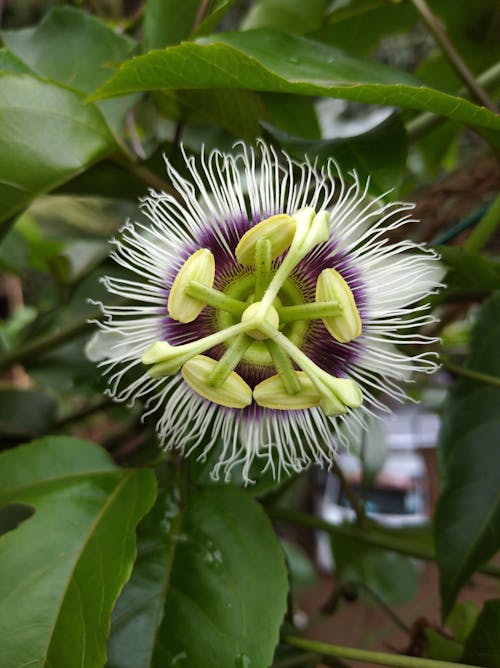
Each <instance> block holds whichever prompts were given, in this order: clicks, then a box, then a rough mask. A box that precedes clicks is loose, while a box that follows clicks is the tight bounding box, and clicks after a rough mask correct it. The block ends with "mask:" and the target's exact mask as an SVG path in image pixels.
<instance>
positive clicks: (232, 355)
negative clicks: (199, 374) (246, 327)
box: [207, 334, 252, 388]
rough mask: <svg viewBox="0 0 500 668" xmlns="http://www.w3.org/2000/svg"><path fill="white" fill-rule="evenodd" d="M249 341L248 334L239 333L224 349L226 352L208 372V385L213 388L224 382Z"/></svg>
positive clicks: (250, 341) (250, 340)
mask: <svg viewBox="0 0 500 668" xmlns="http://www.w3.org/2000/svg"><path fill="white" fill-rule="evenodd" d="M251 343H252V339H251V338H250V336H248V334H239V335H238V336H237V337H236V338H235V339H234V341H233V342H232V343H231V345H230V346H229V347H228V348H227V349H226V352H225V353H224V355H223V356H222V357H221V358H220V360H219V361H218V362H217V364H216V366H214V368H213V369H212V371H211V372H210V373H209V374H208V377H207V383H208V385H210V386H211V387H215V388H217V387H221V386H222V385H223V384H224V383H225V382H226V380H227V378H228V377H229V375H230V373H231V372H232V371H233V370H234V369H235V367H236V366H237V365H238V363H239V362H240V360H241V358H242V357H243V355H244V354H245V351H246V349H247V348H248V346H249V345H250V344H251Z"/></svg>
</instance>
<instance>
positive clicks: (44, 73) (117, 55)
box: [2, 7, 135, 130]
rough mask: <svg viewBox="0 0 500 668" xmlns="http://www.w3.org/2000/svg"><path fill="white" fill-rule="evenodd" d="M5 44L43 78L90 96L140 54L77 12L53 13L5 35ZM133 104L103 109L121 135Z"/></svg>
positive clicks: (126, 40)
mask: <svg viewBox="0 0 500 668" xmlns="http://www.w3.org/2000/svg"><path fill="white" fill-rule="evenodd" d="M2 38H3V40H4V42H5V44H6V45H7V46H8V48H9V49H10V50H11V52H12V53H13V54H14V55H15V56H17V57H18V58H20V59H21V60H22V61H23V62H24V63H26V65H28V66H29V67H30V68H31V69H32V71H33V72H35V73H36V74H38V75H39V76H41V77H47V78H49V79H53V80H54V81H56V82H57V83H60V84H63V85H65V86H68V87H70V88H73V89H75V90H77V91H80V92H81V93H87V94H88V93H91V92H92V91H93V90H95V89H96V88H97V87H98V86H100V85H101V84H102V83H104V82H105V81H106V79H109V77H110V76H111V74H112V73H113V68H115V67H116V65H117V63H118V62H120V61H122V60H125V59H126V58H128V57H129V56H130V54H131V53H132V51H133V49H134V48H135V43H134V41H133V40H131V39H130V38H129V37H127V36H125V35H119V34H118V33H116V32H115V31H114V30H112V29H111V28H110V27H109V25H107V24H106V23H104V21H101V20H99V19H97V18H96V17H94V16H92V15H91V14H89V13H88V12H84V11H82V10H79V9H75V8H73V7H53V8H52V9H51V10H50V11H49V12H48V13H47V14H46V15H45V16H44V18H43V19H42V21H41V22H40V23H39V24H38V25H37V26H35V27H34V28H24V29H22V30H3V31H2ZM69 45H71V46H70V47H69ZM132 102H133V99H130V100H128V101H124V100H121V101H120V102H118V101H116V100H115V101H113V102H112V104H109V101H106V103H105V104H104V105H103V104H102V103H101V104H100V105H99V106H100V108H101V111H102V112H103V114H104V116H105V118H106V120H107V121H108V123H109V125H110V126H111V127H113V128H114V129H115V130H117V129H118V128H119V126H120V124H121V122H122V120H123V118H124V117H125V114H126V113H127V111H128V109H129V108H130V105H131V103H132Z"/></svg>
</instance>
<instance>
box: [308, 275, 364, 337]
mask: <svg viewBox="0 0 500 668" xmlns="http://www.w3.org/2000/svg"><path fill="white" fill-rule="evenodd" d="M330 299H331V300H335V301H337V302H338V303H339V304H340V305H341V307H342V308H341V313H340V314H339V315H334V314H333V315H328V316H324V317H323V318H322V320H323V324H324V325H325V327H326V328H327V330H328V331H329V332H330V334H331V335H332V336H333V338H334V339H336V340H337V341H339V342H340V343H348V342H349V341H353V340H354V339H356V338H357V337H358V336H359V335H360V334H361V329H362V325H361V318H360V315H359V311H358V307H357V306H356V302H355V301H354V296H353V294H352V291H351V288H350V287H349V286H348V285H347V283H346V281H345V280H344V279H343V278H342V276H341V275H340V274H339V272H338V271H337V270H336V269H324V270H323V271H322V272H321V274H320V275H319V277H318V281H317V283H316V302H320V301H326V300H330Z"/></svg>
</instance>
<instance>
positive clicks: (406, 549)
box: [268, 508, 500, 579]
mask: <svg viewBox="0 0 500 668" xmlns="http://www.w3.org/2000/svg"><path fill="white" fill-rule="evenodd" d="M268 513H269V516H270V517H271V518H272V519H274V520H281V521H284V522H290V523H291V524H298V525H300V526H304V527H309V528H310V529H314V530H320V531H325V532H326V533H329V534H331V535H332V536H343V537H345V538H354V539H356V540H359V541H361V542H363V543H366V545H372V546H373V547H380V548H383V549H386V550H391V551H392V552H398V553H399V554H406V555H408V556H409V557H414V558H415V559H422V560H424V561H435V560H436V555H435V553H434V550H433V549H432V548H429V547H428V546H427V545H423V544H421V543H415V542H412V541H409V540H407V539H405V538H399V537H398V536H390V535H388V534H383V535H382V534H380V533H379V534H377V533H375V532H373V531H370V530H365V531H358V530H356V529H355V528H351V527H349V526H345V525H337V524H332V523H331V522H327V521H326V520H323V519H321V518H319V517H315V516H314V515H308V514H306V513H301V512H297V511H294V510H287V509H286V508H269V509H268ZM478 571H479V572H480V573H484V574H485V575H489V576H491V577H493V578H498V579H500V567H498V566H495V565H494V564H484V565H483V566H481V567H480V568H478Z"/></svg>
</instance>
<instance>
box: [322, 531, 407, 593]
mask: <svg viewBox="0 0 500 668" xmlns="http://www.w3.org/2000/svg"><path fill="white" fill-rule="evenodd" d="M331 545H332V552H333V557H334V561H335V571H336V575H337V578H338V579H339V581H340V582H349V583H351V582H352V583H361V584H362V585H364V587H366V589H367V590H368V593H371V592H373V594H375V595H376V596H378V597H379V598H381V599H382V600H383V601H384V603H387V604H389V605H394V604H401V603H405V602H406V601H409V600H410V599H411V598H413V596H414V595H415V593H416V591H417V583H418V573H417V569H416V566H415V563H414V561H413V560H412V559H410V558H409V557H406V556H404V555H401V554H396V553H395V552H391V551H389V550H383V549H381V548H378V547H372V546H370V545H367V544H366V543H364V542H363V541H362V540H357V539H356V538H351V537H347V536H342V537H341V536H335V537H334V538H332V540H331Z"/></svg>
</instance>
